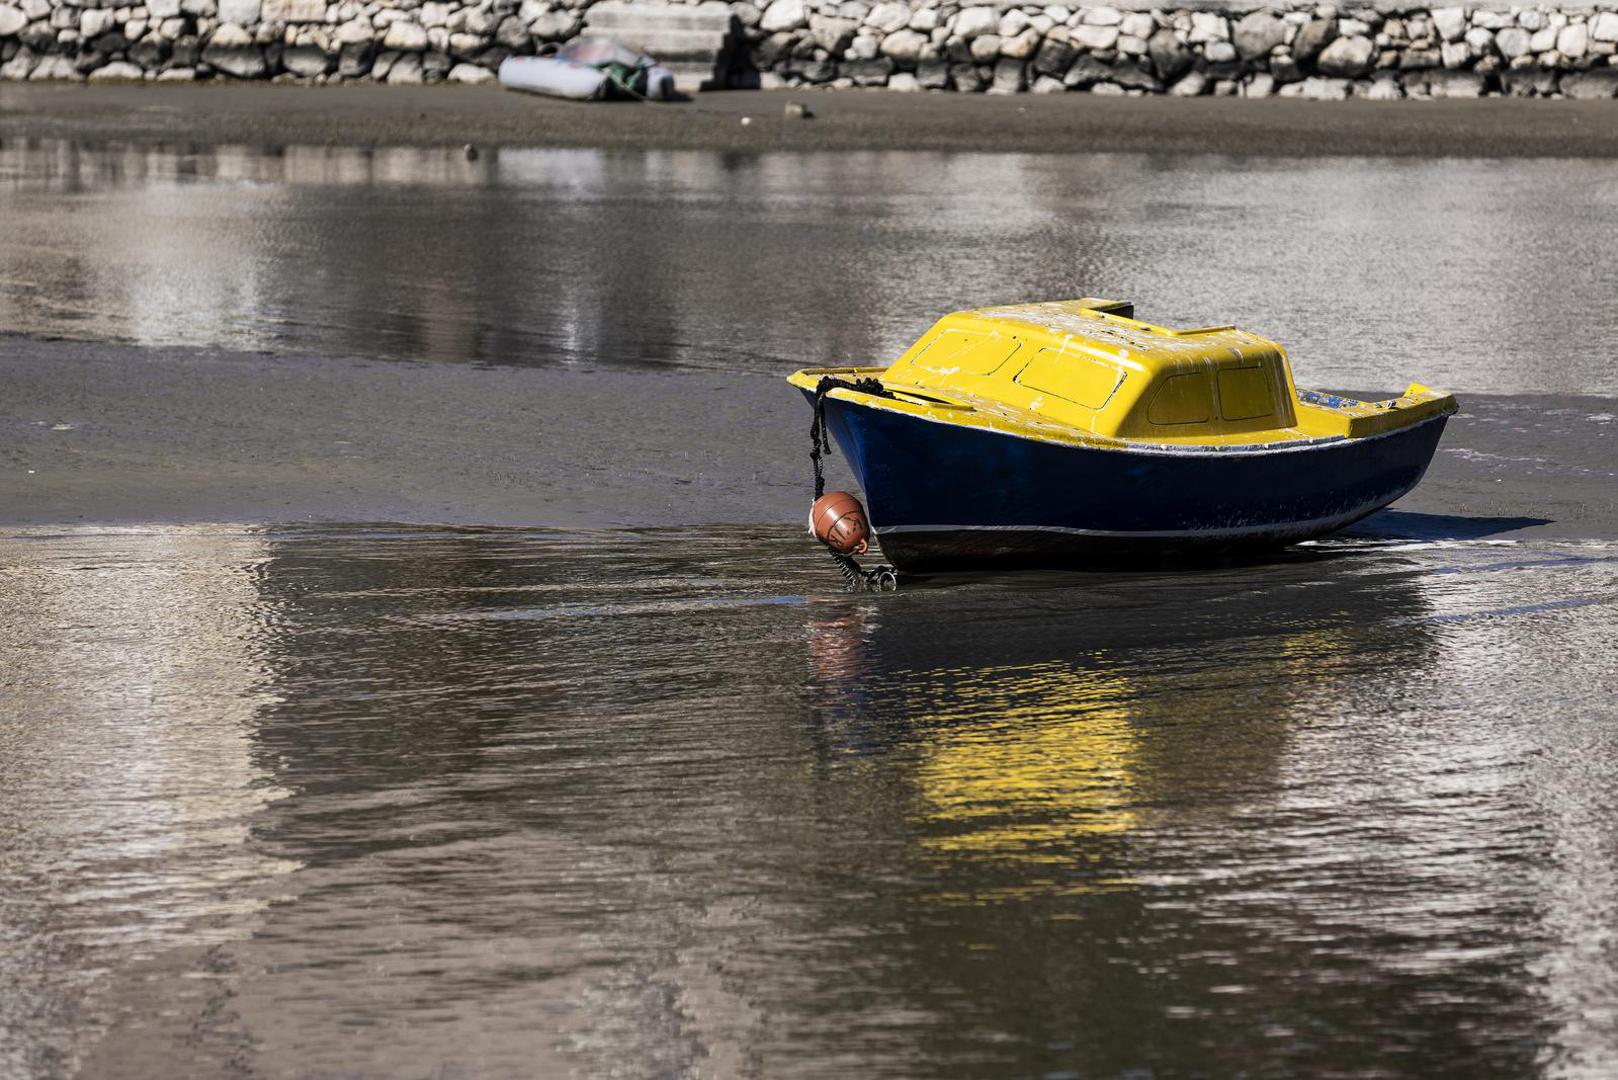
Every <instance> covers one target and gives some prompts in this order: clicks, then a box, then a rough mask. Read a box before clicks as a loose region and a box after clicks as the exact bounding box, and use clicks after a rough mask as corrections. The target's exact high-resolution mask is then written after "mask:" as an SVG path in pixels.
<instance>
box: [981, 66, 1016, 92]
mask: <svg viewBox="0 0 1618 1080" xmlns="http://www.w3.org/2000/svg"><path fill="white" fill-rule="evenodd" d="M1022 88H1023V69H1022V61H1021V60H1009V59H1008V60H1001V61H1000V62H999V63H998V64H996V65H994V82H992V83H990V84H989V93H991V94H1015V93H1017V92H1018V91H1019V90H1021V89H1022Z"/></svg>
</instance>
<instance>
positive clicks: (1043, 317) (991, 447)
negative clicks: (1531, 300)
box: [789, 297, 1457, 573]
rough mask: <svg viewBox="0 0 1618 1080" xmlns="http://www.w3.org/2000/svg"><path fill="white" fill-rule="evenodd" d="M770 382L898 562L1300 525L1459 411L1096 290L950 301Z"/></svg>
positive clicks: (1392, 488) (1228, 544)
mask: <svg viewBox="0 0 1618 1080" xmlns="http://www.w3.org/2000/svg"><path fill="white" fill-rule="evenodd" d="M789 381H790V382H791V383H792V385H793V386H795V387H797V388H798V389H799V390H801V391H803V393H804V394H805V396H807V397H808V398H809V400H810V402H811V404H812V405H813V406H814V407H815V409H816V412H817V422H819V421H822V420H823V425H824V426H823V429H822V430H824V431H829V432H830V434H831V436H832V438H834V439H835V440H836V442H837V445H838V447H839V448H840V449H841V450H842V452H843V454H844V455H845V456H846V458H847V459H848V462H849V465H850V467H851V469H852V471H853V474H854V477H855V479H856V480H857V482H858V483H859V485H860V487H861V488H862V489H863V491H864V494H865V497H866V500H867V503H868V509H869V512H868V515H867V516H868V519H869V523H870V528H871V531H872V532H873V533H874V535H875V538H876V540H877V542H878V543H879V544H880V545H881V548H882V553H883V555H884V556H885V557H886V558H887V559H888V560H890V561H891V562H892V563H893V565H894V566H895V567H896V568H897V569H899V570H901V571H906V572H910V573H915V572H927V571H937V570H965V569H975V568H987V567H1012V566H1042V567H1063V566H1076V565H1079V566H1082V565H1086V564H1089V563H1093V562H1095V561H1097V560H1107V561H1111V560H1116V559H1120V558H1121V559H1125V560H1133V559H1136V558H1143V557H1144V558H1153V559H1156V558H1162V557H1171V558H1178V557H1182V556H1200V555H1209V554H1221V553H1227V552H1234V551H1239V550H1245V549H1254V548H1274V547H1280V546H1284V545H1287V544H1293V543H1297V542H1300V541H1304V540H1310V539H1313V538H1316V537H1319V536H1322V535H1325V534H1327V533H1330V532H1333V531H1334V530H1337V529H1341V528H1343V527H1344V526H1346V525H1349V524H1351V523H1352V522H1355V521H1358V520H1359V519H1360V518H1363V517H1365V516H1366V515H1368V514H1371V513H1374V512H1376V511H1377V510H1380V509H1382V508H1383V507H1385V506H1387V505H1388V504H1389V503H1391V502H1393V501H1394V500H1396V499H1398V498H1400V497H1401V496H1403V495H1404V494H1406V493H1407V492H1409V491H1410V490H1411V489H1412V488H1414V487H1415V486H1416V484H1417V483H1418V482H1419V481H1420V480H1421V478H1422V475H1423V473H1425V472H1426V469H1427V466H1428V464H1429V463H1430V462H1431V461H1432V457H1433V454H1434V452H1435V451H1436V450H1437V447H1438V440H1439V436H1440V435H1441V434H1442V433H1443V430H1444V425H1445V422H1446V421H1447V420H1448V418H1449V417H1450V416H1451V415H1452V414H1453V413H1454V412H1455V411H1456V409H1457V405H1456V402H1455V398H1454V396H1453V395H1451V394H1449V393H1448V392H1446V391H1443V390H1438V389H1434V388H1432V387H1428V386H1423V385H1421V384H1419V383H1415V384H1411V386H1410V387H1409V388H1408V389H1407V390H1405V392H1404V393H1403V394H1400V395H1399V396H1398V397H1395V398H1390V399H1388V400H1385V401H1360V400H1356V399H1353V398H1348V397H1343V396H1341V395H1338V394H1330V393H1321V392H1318V391H1313V390H1300V389H1298V388H1297V387H1296V386H1295V385H1294V383H1293V381H1292V369H1291V365H1290V363H1289V361H1288V359H1287V354H1286V351H1285V350H1284V349H1283V348H1282V347H1281V346H1280V345H1277V344H1276V343H1275V342H1273V341H1269V340H1267V339H1265V338H1262V337H1259V336H1258V335H1257V334H1253V333H1250V332H1248V331H1245V330H1239V329H1237V328H1235V327H1234V326H1207V327H1201V328H1198V329H1189V330H1171V329H1167V328H1165V327H1161V326H1155V325H1153V324H1151V323H1148V322H1143V321H1141V320H1138V319H1136V318H1135V317H1134V307H1133V305H1131V304H1128V303H1125V302H1122V301H1116V300H1105V299H1100V298H1096V297H1086V298H1083V299H1079V300H1066V301H1054V302H1046V303H1030V304H1014V305H1008V306H1002V307H987V308H978V309H975V310H971V311H960V312H956V313H954V314H951V315H947V316H945V317H944V318H942V319H940V320H938V322H936V323H934V324H933V326H932V327H931V328H930V329H929V330H928V331H927V332H926V333H925V334H923V335H922V336H921V337H920V338H919V339H917V341H916V343H915V344H914V345H912V346H911V347H910V348H909V349H908V350H906V351H905V353H904V354H903V355H902V356H900V357H899V358H898V359H897V360H895V361H894V362H893V363H892V364H890V365H888V366H887V367H885V368H884V367H827V368H806V369H804V370H801V371H798V372H795V373H794V374H793V375H791V376H790V377H789ZM817 470H818V461H817ZM817 494H818V492H817Z"/></svg>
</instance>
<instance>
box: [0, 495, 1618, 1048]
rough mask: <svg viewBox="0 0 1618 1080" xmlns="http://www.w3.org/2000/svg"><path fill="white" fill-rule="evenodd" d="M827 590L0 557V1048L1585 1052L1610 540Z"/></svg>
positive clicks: (1607, 782) (819, 562) (790, 582)
mask: <svg viewBox="0 0 1618 1080" xmlns="http://www.w3.org/2000/svg"><path fill="white" fill-rule="evenodd" d="M1417 524H1419V523H1417ZM1418 531H1419V530H1418ZM837 584H838V578H837V575H836V573H835V569H834V568H833V567H831V566H830V565H829V564H828V563H827V562H826V560H825V559H824V557H823V556H820V555H819V554H818V553H816V552H815V551H813V550H812V549H811V548H810V547H809V545H808V544H807V543H806V542H805V541H804V540H803V538H802V537H801V535H799V534H797V533H796V532H793V531H789V530H757V529H704V530H648V531H640V532H633V531H624V532H611V531H608V532H593V533H567V532H549V531H532V530H529V531H525V530H500V529H465V530H450V529H410V528H372V527H368V526H363V525H360V526H350V527H334V528H317V527H309V528H283V529H265V530H245V531H244V530H234V529H219V528H214V529H208V528H197V529H188V528H158V529H132V530H97V531H88V530H87V531H74V530H67V531H56V532H53V533H51V534H49V535H46V534H44V533H13V534H11V535H9V536H6V537H3V538H0V693H3V695H4V699H5V701H6V709H5V723H4V726H3V727H0V788H3V789H4V790H5V792H6V797H5V798H4V799H3V800H0V833H3V834H4V835H5V836H6V837H7V845H6V858H5V859H4V860H3V861H0V896H4V897H5V901H4V903H5V918H4V919H3V920H0V982H3V984H4V985H6V986H7V987H8V988H10V990H9V992H8V993H7V994H5V995H3V996H0V1047H3V1048H4V1049H3V1050H0V1071H5V1072H19V1073H28V1072H32V1073H40V1072H53V1071H62V1072H65V1071H71V1069H72V1068H74V1067H77V1066H83V1067H84V1068H86V1069H88V1070H89V1071H92V1072H94V1071H97V1069H100V1070H101V1071H109V1072H111V1071H116V1070H114V1069H113V1068H112V1067H111V1064H110V1063H113V1062H118V1063H120V1067H125V1071H129V1070H130V1069H133V1071H134V1072H135V1073H137V1074H144V1075H159V1074H164V1075H173V1074H174V1073H175V1072H176V1071H186V1070H190V1071H193V1072H199V1073H207V1072H214V1071H223V1070H225V1069H226V1068H243V1067H245V1068H249V1069H252V1070H255V1071H264V1072H295V1073H299V1074H315V1075H319V1074H325V1073H335V1072H344V1073H345V1074H356V1073H358V1074H366V1075H378V1076H383V1075H397V1074H400V1073H405V1072H422V1071H429V1072H430V1071H438V1072H455V1071H460V1072H467V1073H472V1072H482V1073H494V1074H505V1073H512V1072H525V1071H532V1070H534V1069H535V1068H539V1069H541V1070H542V1071H550V1072H564V1071H567V1070H573V1071H576V1072H578V1073H580V1074H584V1075H600V1074H603V1073H608V1072H613V1071H619V1072H626V1073H632V1074H644V1073H664V1072H667V1073H681V1072H698V1071H702V1070H703V1069H717V1070H718V1071H721V1072H723V1071H730V1072H736V1073H746V1072H747V1071H749V1070H753V1071H757V1072H759V1073H761V1074H764V1075H772V1076H774V1075H795V1074H800V1073H809V1072H818V1071H824V1070H825V1069H827V1068H834V1069H841V1070H843V1071H846V1072H849V1073H851V1074H859V1075H872V1076H877V1075H893V1076H900V1075H903V1076H917V1075H967V1074H972V1075H977V1074H982V1073H984V1072H995V1073H1006V1074H1028V1073H1048V1072H1058V1071H1061V1070H1068V1071H1071V1072H1075V1073H1078V1074H1081V1075H1087V1074H1097V1073H1100V1074H1112V1073H1119V1072H1124V1071H1129V1070H1149V1071H1155V1072H1161V1073H1180V1072H1188V1071H1196V1070H1212V1071H1216V1072H1223V1071H1231V1070H1234V1069H1236V1068H1237V1067H1238V1066H1240V1065H1241V1063H1243V1062H1248V1063H1250V1062H1251V1061H1253V1060H1255V1058H1254V1057H1253V1055H1254V1054H1255V1053H1263V1054H1264V1055H1266V1056H1265V1058H1264V1060H1267V1061H1270V1062H1273V1063H1275V1066H1276V1068H1277V1070H1278V1071H1283V1072H1310V1071H1319V1070H1323V1069H1332V1070H1336V1071H1339V1072H1344V1073H1351V1074H1370V1073H1376V1072H1382V1073H1386V1072H1390V1071H1391V1072H1409V1071H1418V1072H1423V1073H1433V1074H1446V1073H1464V1074H1471V1075H1477V1074H1483V1073H1492V1074H1500V1073H1510V1074H1523V1073H1534V1072H1557V1073H1567V1074H1587V1075H1599V1074H1600V1072H1601V1071H1602V1070H1603V1069H1604V1068H1606V1067H1607V1066H1608V1065H1611V1064H1613V1063H1614V1062H1615V1061H1618V1058H1615V1053H1618V1038H1615V1032H1614V1028H1613V1025H1612V1023H1611V1016H1610V1013H1609V1012H1607V1011H1605V1010H1606V1007H1607V1005H1606V1003H1608V1002H1610V1001H1611V999H1612V993H1613V991H1614V989H1618V985H1615V984H1618V980H1615V968H1614V961H1613V957H1612V954H1611V950H1610V947H1609V943H1608V940H1607V937H1606V936H1605V931H1604V930H1603V929H1602V928H1603V927H1606V926H1610V925H1611V920H1612V916H1613V914H1614V913H1613V911H1612V903H1613V901H1612V899H1611V898H1612V897H1613V896H1614V895H1618V888H1615V887H1614V886H1618V880H1615V878H1618V862H1615V860H1614V856H1613V853H1614V852H1615V851H1618V844H1614V843H1613V840H1614V836H1613V833H1614V829H1615V826H1618V819H1615V818H1614V817H1613V815H1612V813H1611V810H1610V807H1611V806H1613V805H1618V797H1615V796H1618V791H1615V790H1614V787H1615V785H1618V780H1615V779H1614V778H1615V777H1618V769H1615V768H1614V764H1615V762H1618V744H1615V743H1618V735H1615V731H1618V729H1615V728H1614V727H1613V725H1612V722H1611V721H1612V719H1613V708H1612V705H1611V702H1612V701H1613V700H1614V696H1613V695H1614V692H1615V691H1618V685H1615V681H1618V665H1614V664H1613V663H1612V660H1613V656H1614V653H1613V648H1612V644H1611V642H1612V640H1613V636H1614V630H1615V629H1618V549H1614V548H1613V547H1611V546H1607V545H1598V544H1560V543H1552V542H1535V543H1523V544H1501V543H1499V542H1497V541H1491V540H1489V539H1487V538H1480V539H1478V540H1444V539H1430V540H1422V539H1419V538H1418V539H1414V540H1412V539H1410V538H1409V537H1392V536H1379V535H1376V534H1375V533H1374V532H1373V533H1363V532H1362V533H1360V534H1356V535H1348V536H1344V537H1340V538H1334V539H1330V540H1327V541H1323V542H1321V543H1317V544H1315V545H1311V546H1309V547H1307V548H1300V549H1296V550H1294V551H1292V552H1290V553H1287V554H1285V555H1283V556H1280V557H1277V558H1276V559H1274V560H1272V561H1269V562H1265V563H1261V564H1255V565H1243V566H1231V567H1223V568H1212V569H1205V570H1199V571H1195V572H1170V571H1164V570H1141V571H1135V572H1113V573H1071V574H1036V575H1020V576H1015V577H1011V576H992V575H981V576H963V577H959V578H938V579H932V580H922V581H911V582H907V583H906V585H905V587H904V588H903V589H902V590H901V591H900V592H899V593H897V594H894V595H883V596H864V597H854V596H845V595H842V594H840V593H838V592H836V591H835V589H836V586H837ZM156 1001H162V1002H164V1003H165V1004H164V1006H163V1007H162V1008H161V1009H157V1008H154V1007H153V1005H152V1002H156ZM715 1063H720V1064H717V1065H716V1064H715Z"/></svg>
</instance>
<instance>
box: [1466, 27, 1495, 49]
mask: <svg viewBox="0 0 1618 1080" xmlns="http://www.w3.org/2000/svg"><path fill="white" fill-rule="evenodd" d="M1464 40H1465V41H1466V45H1467V48H1469V49H1471V50H1472V55H1473V56H1488V55H1489V53H1491V52H1492V51H1494V35H1493V34H1492V33H1490V32H1489V31H1487V30H1485V29H1484V28H1483V27H1481V26H1474V27H1472V29H1470V30H1468V31H1467V32H1466V38H1465V39H1464Z"/></svg>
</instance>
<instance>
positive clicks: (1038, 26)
mask: <svg viewBox="0 0 1618 1080" xmlns="http://www.w3.org/2000/svg"><path fill="white" fill-rule="evenodd" d="M1028 25H1029V26H1032V27H1033V28H1034V29H1035V30H1038V31H1039V32H1040V34H1041V35H1045V34H1048V33H1050V32H1051V31H1052V30H1054V29H1056V27H1057V26H1058V25H1059V24H1058V23H1057V21H1056V20H1055V19H1053V18H1051V17H1050V16H1049V15H1046V14H1045V13H1044V12H1042V11H1041V12H1036V13H1035V14H1033V15H1030V16H1028Z"/></svg>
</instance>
